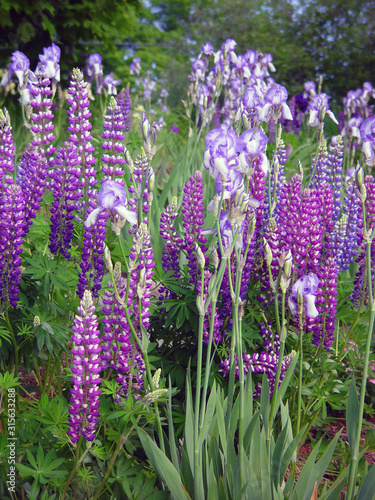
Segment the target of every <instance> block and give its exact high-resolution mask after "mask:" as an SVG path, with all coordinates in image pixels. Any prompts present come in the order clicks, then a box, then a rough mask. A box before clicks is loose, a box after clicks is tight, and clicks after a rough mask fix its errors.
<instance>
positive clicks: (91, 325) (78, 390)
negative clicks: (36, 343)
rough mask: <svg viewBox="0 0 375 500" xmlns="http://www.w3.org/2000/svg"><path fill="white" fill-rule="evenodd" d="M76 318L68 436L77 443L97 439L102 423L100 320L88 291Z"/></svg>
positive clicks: (84, 295)
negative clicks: (81, 437)
mask: <svg viewBox="0 0 375 500" xmlns="http://www.w3.org/2000/svg"><path fill="white" fill-rule="evenodd" d="M77 313H78V314H76V316H75V318H74V325H73V335H72V337H71V339H72V342H73V347H72V356H73V366H72V374H73V376H72V384H73V387H72V388H71V389H70V393H71V397H70V408H69V430H68V431H67V434H68V436H70V439H71V440H72V442H73V443H76V442H77V441H78V439H79V437H80V436H81V435H82V436H83V437H84V438H85V439H86V440H87V441H93V440H94V439H95V432H96V427H97V425H96V424H97V422H98V420H99V410H98V408H99V396H100V393H101V391H100V388H99V387H100V382H101V378H100V372H101V358H100V353H101V346H100V338H99V333H100V332H99V328H98V320H97V317H96V314H95V305H94V303H93V300H92V296H91V293H90V292H89V291H87V290H86V291H85V293H84V294H83V297H82V300H81V302H80V305H79V307H78V309H77Z"/></svg>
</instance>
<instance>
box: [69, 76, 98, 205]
mask: <svg viewBox="0 0 375 500" xmlns="http://www.w3.org/2000/svg"><path fill="white" fill-rule="evenodd" d="M68 94H69V97H68V98H67V99H66V102H67V103H68V104H69V109H68V111H67V113H68V116H69V125H68V131H69V132H70V137H69V142H72V143H73V144H75V145H76V146H77V147H78V155H79V156H80V157H81V158H82V163H81V191H82V192H83V193H82V194H83V203H84V205H85V208H86V209H87V208H88V205H89V204H90V203H91V205H92V206H93V204H94V202H93V200H94V198H95V192H94V190H93V186H95V184H96V182H97V181H96V177H95V174H96V170H95V168H94V164H95V157H94V155H93V153H94V151H95V148H94V146H93V145H92V144H91V140H92V135H91V133H90V130H91V128H92V125H91V123H90V117H91V113H90V110H89V106H90V101H89V93H88V90H87V83H86V82H85V81H84V79H83V74H82V72H81V71H80V70H79V69H73V76H72V79H71V81H70V87H69V88H68Z"/></svg>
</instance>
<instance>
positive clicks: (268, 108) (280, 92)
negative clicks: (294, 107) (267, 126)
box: [259, 83, 293, 122]
mask: <svg viewBox="0 0 375 500" xmlns="http://www.w3.org/2000/svg"><path fill="white" fill-rule="evenodd" d="M287 99H288V92H287V90H286V88H285V87H283V86H282V85H278V84H277V83H276V84H274V85H273V86H272V87H271V88H270V89H268V90H267V93H266V95H265V104H264V106H263V109H262V110H261V112H260V114H259V120H260V121H261V122H265V121H268V120H269V119H270V118H273V119H274V120H275V122H277V121H279V119H280V118H283V120H293V116H292V113H291V112H290V109H289V106H288V105H287V104H286V101H287Z"/></svg>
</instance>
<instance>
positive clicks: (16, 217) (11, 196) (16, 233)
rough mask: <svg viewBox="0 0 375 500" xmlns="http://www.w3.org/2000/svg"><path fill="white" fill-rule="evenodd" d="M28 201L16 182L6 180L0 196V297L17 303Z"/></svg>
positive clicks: (11, 302)
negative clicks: (11, 182)
mask: <svg viewBox="0 0 375 500" xmlns="http://www.w3.org/2000/svg"><path fill="white" fill-rule="evenodd" d="M24 222H25V203H24V197H23V194H22V190H21V188H20V186H18V185H16V184H10V185H8V184H5V185H4V186H3V188H2V196H1V198H0V300H1V301H6V302H9V304H10V305H11V306H12V307H16V306H17V301H18V294H19V285H20V280H21V267H20V266H21V264H22V259H21V256H20V254H21V253H22V248H21V245H22V243H23V237H24V234H25V232H24Z"/></svg>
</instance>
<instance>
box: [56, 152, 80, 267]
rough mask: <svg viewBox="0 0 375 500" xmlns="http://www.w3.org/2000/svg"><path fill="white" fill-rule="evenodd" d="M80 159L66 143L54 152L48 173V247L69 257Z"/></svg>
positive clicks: (77, 197) (77, 193) (77, 195)
mask: <svg viewBox="0 0 375 500" xmlns="http://www.w3.org/2000/svg"><path fill="white" fill-rule="evenodd" d="M80 162H81V158H80V157H79V156H78V154H77V148H76V146H75V145H74V144H71V143H69V142H66V143H65V144H64V147H62V148H59V150H58V153H57V154H56V167H55V169H54V170H52V171H51V172H50V179H51V180H50V189H51V191H52V193H53V196H54V200H53V202H52V206H51V233H50V237H49V240H50V244H49V249H50V251H51V253H52V254H58V253H61V255H63V256H64V257H65V258H66V259H69V257H70V255H69V250H70V246H71V241H72V238H73V231H74V224H73V219H74V213H73V212H74V210H75V209H76V208H77V200H78V199H79V197H80V195H79V192H78V189H79V175H80V168H79V164H80Z"/></svg>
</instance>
